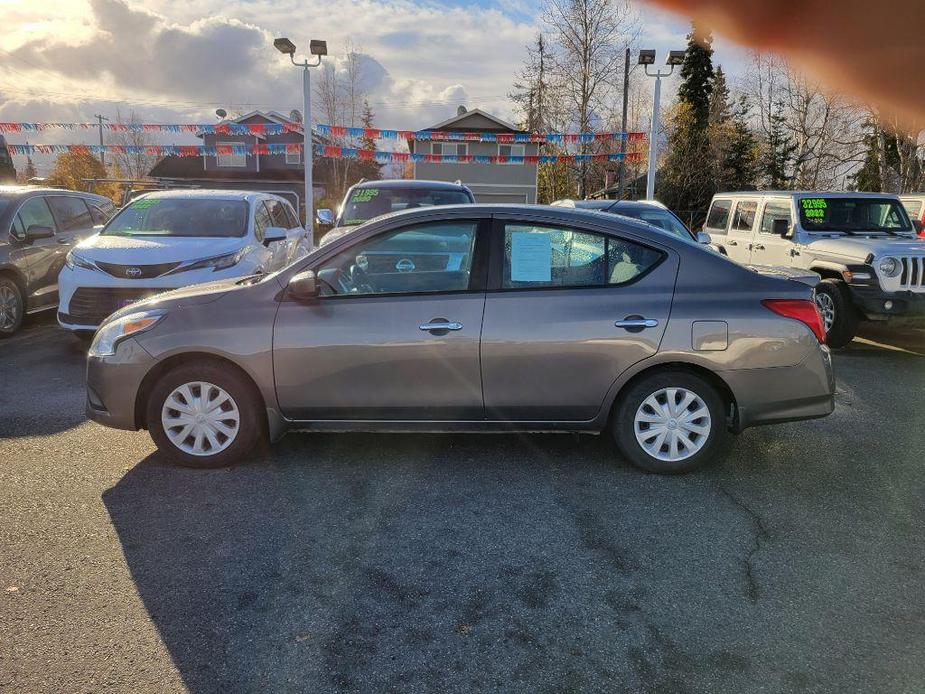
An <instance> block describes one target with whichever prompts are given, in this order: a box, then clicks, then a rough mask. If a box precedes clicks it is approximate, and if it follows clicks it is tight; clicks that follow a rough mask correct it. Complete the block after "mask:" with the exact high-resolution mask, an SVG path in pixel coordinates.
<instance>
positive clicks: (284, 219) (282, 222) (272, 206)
mask: <svg viewBox="0 0 925 694" xmlns="http://www.w3.org/2000/svg"><path fill="white" fill-rule="evenodd" d="M266 204H267V209H269V210H270V219H271V220H272V222H273V226H275V227H282V228H283V229H289V228H290V227H291V226H292V225H291V224H290V223H289V217H288V216H287V215H286V210H285V209H283V205H282V203H281V202H280V201H279V200H267V201H266Z"/></svg>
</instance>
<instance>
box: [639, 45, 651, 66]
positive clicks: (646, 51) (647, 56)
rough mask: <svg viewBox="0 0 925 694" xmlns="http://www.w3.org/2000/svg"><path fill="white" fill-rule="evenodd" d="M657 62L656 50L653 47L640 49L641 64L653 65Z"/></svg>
mask: <svg viewBox="0 0 925 694" xmlns="http://www.w3.org/2000/svg"><path fill="white" fill-rule="evenodd" d="M654 63H655V50H653V49H651V48H643V49H642V50H641V51H639V64H640V65H653V64H654Z"/></svg>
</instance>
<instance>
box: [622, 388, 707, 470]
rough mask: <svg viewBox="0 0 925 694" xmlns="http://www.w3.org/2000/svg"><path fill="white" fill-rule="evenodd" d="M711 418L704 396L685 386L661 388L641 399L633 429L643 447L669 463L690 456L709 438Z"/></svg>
mask: <svg viewBox="0 0 925 694" xmlns="http://www.w3.org/2000/svg"><path fill="white" fill-rule="evenodd" d="M711 429H712V420H711V418H710V409H709V408H708V407H707V404H706V403H705V402H704V401H703V399H702V398H701V397H700V396H699V395H697V394H696V393H694V392H691V391H689V390H687V389H686V388H662V389H661V390H657V391H656V392H654V393H652V395H650V396H649V397H647V398H646V399H645V400H643V401H642V404H641V405H640V406H639V409H637V410H636V417H635V419H634V420H633V431H634V432H635V433H636V440H637V441H638V442H639V445H640V446H642V449H643V450H644V451H645V452H646V453H648V454H649V455H651V456H652V457H653V458H656V459H658V460H664V461H667V462H671V463H677V462H680V461H682V460H684V459H686V458H690V457H691V456H692V455H694V454H695V453H696V452H697V451H699V450H700V449H701V448H703V446H704V444H706V442H707V439H709V438H710V431H711Z"/></svg>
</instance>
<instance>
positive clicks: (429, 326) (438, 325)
mask: <svg viewBox="0 0 925 694" xmlns="http://www.w3.org/2000/svg"><path fill="white" fill-rule="evenodd" d="M419 327H420V329H421V330H423V331H425V332H432V331H434V330H462V328H463V324H462V323H457V322H456V321H431V322H430V323H422V324H421V325H420V326H419Z"/></svg>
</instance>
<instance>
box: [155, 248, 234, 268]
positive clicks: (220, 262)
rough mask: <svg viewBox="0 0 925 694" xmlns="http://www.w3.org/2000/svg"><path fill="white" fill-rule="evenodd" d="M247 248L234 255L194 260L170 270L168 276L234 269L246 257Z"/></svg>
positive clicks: (228, 254)
mask: <svg viewBox="0 0 925 694" xmlns="http://www.w3.org/2000/svg"><path fill="white" fill-rule="evenodd" d="M247 250H248V249H247V247H246V246H245V247H244V248H242V249H241V250H239V251H235V252H234V253H225V254H224V255H216V256H213V257H211V258H203V259H202V260H196V261H193V262H191V263H189V264H188V265H181V266H180V267H178V268H176V269H175V270H171V272H170V274H176V273H178V272H188V271H190V270H209V269H211V270H212V271H213V272H218V271H219V270H227V269H228V268H230V267H234V266H235V265H237V264H238V263H240V262H241V260H242V259H243V258H244V256H245V255H247Z"/></svg>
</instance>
